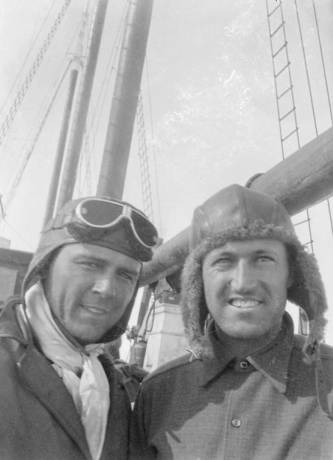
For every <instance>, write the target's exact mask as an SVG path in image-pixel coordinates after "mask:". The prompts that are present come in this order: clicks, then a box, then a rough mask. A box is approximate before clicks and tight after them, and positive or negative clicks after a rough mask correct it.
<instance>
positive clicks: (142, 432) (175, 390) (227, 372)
mask: <svg viewBox="0 0 333 460" xmlns="http://www.w3.org/2000/svg"><path fill="white" fill-rule="evenodd" d="M209 336H210V340H211V344H212V348H213V350H214V357H213V358H210V359H196V358H193V356H192V355H186V356H184V357H182V358H179V359H177V360H175V361H173V362H171V363H168V364H166V365H164V366H163V367H161V368H160V369H159V370H157V371H155V372H154V373H152V374H151V375H150V376H148V378H147V379H146V380H145V381H144V382H143V385H142V389H141V391H140V393H139V397H138V398H137V403H136V407H135V411H134V418H133V424H132V446H131V454H132V455H131V458H132V459H133V460H134V459H135V460H138V459H175V460H194V459H200V460H208V459H209V460H213V459H214V460H304V459H309V460H332V459H333V420H332V419H330V418H329V417H328V416H327V414H325V413H324V411H323V410H322V408H321V407H320V405H319V404H318V399H317V391H316V386H317V385H323V386H324V387H325V388H324V389H325V391H324V392H323V393H322V395H323V397H324V398H325V400H326V402H327V403H328V404H329V405H330V406H331V407H332V404H333V349H332V348H331V347H328V346H325V345H323V346H322V350H321V363H322V366H323V371H324V372H323V374H324V377H325V381H324V382H321V383H318V382H316V371H315V366H316V364H312V365H309V364H305V363H304V362H303V352H302V347H303V344H304V338H303V337H300V336H294V334H293V328H292V323H291V320H290V318H288V317H286V318H285V322H284V327H283V330H282V331H281V333H280V334H279V336H278V337H277V338H276V339H275V341H274V342H273V343H272V344H271V345H270V346H268V347H265V349H263V350H261V351H259V352H257V353H255V354H253V355H251V356H248V357H247V358H246V359H243V360H238V361H236V360H235V359H233V358H232V356H230V355H228V352H227V350H226V349H224V348H223V346H222V344H220V343H219V342H218V341H217V340H216V339H215V338H214V336H212V335H211V334H210V335H209Z"/></svg>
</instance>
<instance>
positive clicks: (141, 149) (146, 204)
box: [136, 93, 153, 220]
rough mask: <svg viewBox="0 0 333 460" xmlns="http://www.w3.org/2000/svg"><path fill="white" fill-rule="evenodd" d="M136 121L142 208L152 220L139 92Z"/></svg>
mask: <svg viewBox="0 0 333 460" xmlns="http://www.w3.org/2000/svg"><path fill="white" fill-rule="evenodd" d="M136 122H137V126H138V155H139V160H140V170H141V188H142V198H143V210H144V212H145V213H146V214H147V216H148V217H149V218H150V219H151V220H153V199H152V192H151V183H150V172H149V161H148V149H147V140H146V130H145V120H144V113H143V103H142V95H141V93H140V94H139V97H138V105H137V114H136Z"/></svg>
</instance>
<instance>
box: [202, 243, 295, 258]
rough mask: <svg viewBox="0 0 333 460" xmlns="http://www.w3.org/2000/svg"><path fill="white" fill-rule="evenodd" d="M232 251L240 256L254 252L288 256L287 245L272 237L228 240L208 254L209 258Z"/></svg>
mask: <svg viewBox="0 0 333 460" xmlns="http://www.w3.org/2000/svg"><path fill="white" fill-rule="evenodd" d="M226 252H227V253H232V254H235V255H239V256H248V255H251V254H254V253H260V252H266V253H268V252H269V253H274V254H276V255H279V256H281V257H284V256H286V254H287V250H286V247H285V245H284V244H283V243H281V241H278V240H272V239H256V240H244V241H228V242H227V243H226V244H224V245H223V246H220V247H219V248H216V249H213V250H212V251H210V252H209V253H208V254H207V257H206V258H207V259H208V258H211V257H215V256H216V255H219V254H223V253H226Z"/></svg>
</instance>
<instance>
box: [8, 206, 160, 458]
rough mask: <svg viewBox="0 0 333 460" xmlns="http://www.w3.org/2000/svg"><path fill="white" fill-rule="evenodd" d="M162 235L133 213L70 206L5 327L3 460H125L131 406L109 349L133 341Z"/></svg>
mask: <svg viewBox="0 0 333 460" xmlns="http://www.w3.org/2000/svg"><path fill="white" fill-rule="evenodd" d="M156 240H157V232H156V229H155V227H154V226H153V225H152V224H151V222H149V220H148V219H147V217H146V216H145V215H144V214H143V213H141V212H140V211H139V210H138V209H136V208H134V207H133V206H131V205H130V204H128V203H124V202H121V201H118V200H111V199H107V198H99V197H88V198H80V199H77V200H73V201H70V202H69V203H68V204H67V205H65V206H64V208H63V209H62V210H60V211H59V212H58V213H57V215H56V216H55V217H54V218H53V219H52V220H51V222H49V224H48V225H47V226H46V227H45V229H44V230H43V231H42V234H41V238H40V242H39V246H38V249H37V251H36V252H35V254H34V256H33V258H32V261H31V264H30V266H29V268H28V272H27V274H26V277H25V280H24V283H23V299H24V300H23V301H22V303H17V302H10V303H9V304H8V305H7V307H6V308H5V310H4V312H3V314H2V317H1V319H0V372H1V374H0V375H1V385H0V411H1V414H2V417H1V422H0V458H1V459H10V460H14V459H15V460H18V459H23V458H24V459H30V460H42V459H43V460H45V459H48V460H51V459H54V460H55V459H57V460H58V459H62V460H66V459H68V460H69V459H70V460H74V459H92V460H99V459H101V460H102V459H108V460H111V459H115V460H120V459H125V458H126V457H127V450H128V422H129V416H130V402H129V399H128V397H127V393H126V391H125V388H124V385H123V383H122V378H121V375H120V374H119V372H118V371H117V370H116V369H115V367H114V366H113V365H112V363H111V361H110V360H109V359H108V358H107V356H106V355H105V354H103V343H105V342H110V341H113V340H116V339H117V338H118V337H120V335H121V334H122V333H123V332H124V331H125V328H126V325H127V321H128V319H129V315H130V313H131V309H132V306H133V302H134V298H135V295H136V291H137V288H138V280H139V276H140V271H141V267H142V262H144V261H148V260H150V259H151V257H152V248H153V246H154V245H155V243H156Z"/></svg>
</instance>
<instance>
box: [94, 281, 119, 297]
mask: <svg viewBox="0 0 333 460" xmlns="http://www.w3.org/2000/svg"><path fill="white" fill-rule="evenodd" d="M92 291H93V292H94V293H95V294H99V295H101V296H102V297H113V296H114V295H115V292H116V291H115V284H114V280H113V279H112V277H106V276H102V277H99V278H97V279H96V280H95V282H94V285H93V287H92Z"/></svg>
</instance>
